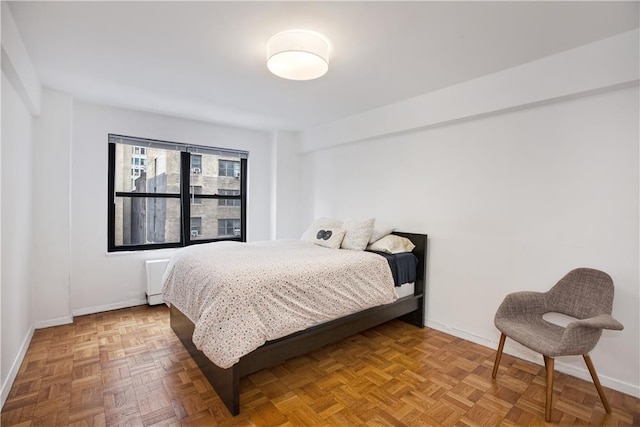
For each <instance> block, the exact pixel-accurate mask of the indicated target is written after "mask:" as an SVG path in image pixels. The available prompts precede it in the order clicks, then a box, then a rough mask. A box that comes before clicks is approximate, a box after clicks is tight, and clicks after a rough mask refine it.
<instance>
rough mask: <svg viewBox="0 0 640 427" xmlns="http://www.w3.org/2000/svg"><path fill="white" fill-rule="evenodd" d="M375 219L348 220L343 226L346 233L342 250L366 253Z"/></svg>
mask: <svg viewBox="0 0 640 427" xmlns="http://www.w3.org/2000/svg"><path fill="white" fill-rule="evenodd" d="M375 222H376V219H375V218H361V219H348V220H346V221H345V222H344V224H342V228H343V229H344V231H345V235H344V240H343V241H342V249H352V250H354V251H364V250H365V249H366V248H367V244H368V243H369V239H370V238H371V233H373V225H374V223H375Z"/></svg>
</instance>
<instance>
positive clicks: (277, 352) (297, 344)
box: [170, 232, 427, 415]
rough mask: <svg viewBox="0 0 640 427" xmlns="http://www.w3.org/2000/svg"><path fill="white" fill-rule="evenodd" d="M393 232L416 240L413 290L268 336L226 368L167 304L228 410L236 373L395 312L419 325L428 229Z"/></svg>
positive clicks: (235, 393) (236, 408) (234, 402)
mask: <svg viewBox="0 0 640 427" xmlns="http://www.w3.org/2000/svg"><path fill="white" fill-rule="evenodd" d="M394 234H397V235H399V236H402V237H406V238H408V239H410V240H411V241H412V242H413V244H414V245H416V247H415V249H414V250H413V253H414V254H415V255H416V256H417V257H418V272H417V279H416V282H415V291H414V295H409V296H406V297H403V298H400V299H398V300H396V301H395V302H394V303H392V304H386V305H381V306H378V307H372V308H369V309H367V310H364V311H360V312H358V313H354V314H351V315H349V316H345V317H341V318H339V319H335V320H332V321H330V322H326V323H322V324H320V325H317V326H313V327H311V328H309V329H305V330H303V331H299V332H296V333H293V334H291V335H288V336H286V337H283V338H279V339H277V340H272V341H268V342H266V343H265V344H263V345H262V346H261V347H259V348H257V349H255V350H254V351H252V352H251V353H249V354H247V355H246V356H243V357H242V358H241V359H240V361H239V362H238V363H236V364H235V365H233V366H232V367H230V368H228V369H222V368H220V367H218V366H217V365H215V364H214V363H213V362H211V361H210V360H209V359H208V358H207V357H206V356H205V355H204V353H202V352H201V351H200V350H198V349H197V348H196V346H195V345H194V344H193V342H192V341H191V337H192V336H193V330H194V324H193V323H192V322H191V320H189V318H188V317H186V316H185V315H184V314H182V313H181V312H180V311H179V310H178V309H176V308H175V307H173V306H171V309H170V313H171V314H170V316H171V328H172V329H173V331H174V332H175V333H176V335H177V336H178V338H180V341H182V344H183V345H184V346H185V348H186V349H187V350H188V351H189V353H190V354H191V357H192V358H193V360H194V361H195V362H196V364H197V365H198V367H199V368H200V370H201V371H202V373H203V374H204V376H205V377H206V378H207V380H208V381H209V383H211V386H212V387H213V389H214V390H215V391H216V393H218V396H220V399H222V401H223V402H224V404H225V405H226V406H227V408H228V409H229V411H230V412H231V414H232V415H238V414H239V413H240V377H243V376H246V375H249V374H251V373H253V372H257V371H259V370H261V369H264V368H269V367H272V366H276V365H279V364H280V363H282V362H284V361H285V360H287V359H290V358H292V357H295V356H299V355H302V354H305V353H308V352H310V351H313V350H315V349H318V348H320V347H322V346H324V345H327V344H331V343H334V342H337V341H340V340H342V339H344V338H346V337H349V336H351V335H354V334H357V333H359V332H362V331H364V330H367V329H369V328H372V327H374V326H377V325H379V324H382V323H385V322H387V321H389V320H392V319H396V318H397V319H400V320H403V321H405V322H407V323H411V324H412V325H415V326H418V327H420V328H422V327H424V313H425V298H424V290H425V289H424V287H425V277H426V259H427V235H426V234H414V233H399V232H395V233H394Z"/></svg>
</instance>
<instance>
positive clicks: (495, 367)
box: [491, 334, 507, 379]
mask: <svg viewBox="0 0 640 427" xmlns="http://www.w3.org/2000/svg"><path fill="white" fill-rule="evenodd" d="M506 338H507V336H506V335H505V334H500V344H498V352H497V353H496V360H495V362H493V373H492V374H491V378H493V379H495V378H496V375H497V374H498V366H500V359H501V358H502V349H503V348H504V341H505V340H506Z"/></svg>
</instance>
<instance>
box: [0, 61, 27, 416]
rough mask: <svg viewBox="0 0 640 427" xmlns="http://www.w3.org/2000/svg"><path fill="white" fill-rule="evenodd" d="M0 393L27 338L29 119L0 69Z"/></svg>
mask: <svg viewBox="0 0 640 427" xmlns="http://www.w3.org/2000/svg"><path fill="white" fill-rule="evenodd" d="M1 87H2V177H1V183H2V192H1V193H0V194H1V199H2V202H1V207H2V213H1V216H2V232H1V233H0V234H1V236H2V260H1V268H0V270H1V272H2V277H1V280H2V282H1V284H2V297H1V301H2V311H1V313H2V332H1V334H2V349H1V353H0V380H1V383H2V399H1V402H0V403H2V404H3V403H4V400H5V399H6V397H7V394H8V393H9V389H10V388H11V384H12V383H13V379H14V378H15V375H16V374H17V371H18V368H19V367H20V363H21V362H22V357H23V355H24V352H25V351H26V348H27V347H28V345H29V342H30V340H31V335H32V334H33V325H32V320H31V283H30V281H31V274H30V268H31V267H32V265H33V264H32V263H31V260H32V258H31V253H30V249H31V236H32V227H31V218H32V212H33V210H32V202H31V189H32V178H31V174H32V164H31V153H32V150H33V119H32V117H31V114H30V113H29V110H28V109H27V107H26V106H25V105H24V103H23V101H22V99H21V98H20V95H19V94H18V92H17V91H16V89H15V88H14V86H13V85H12V84H11V82H10V81H9V80H8V79H7V77H6V76H5V73H4V72H3V73H2V86H1Z"/></svg>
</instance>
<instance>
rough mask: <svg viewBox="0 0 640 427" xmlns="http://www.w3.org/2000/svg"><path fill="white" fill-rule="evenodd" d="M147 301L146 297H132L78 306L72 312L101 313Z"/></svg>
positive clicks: (82, 313)
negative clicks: (113, 301)
mask: <svg viewBox="0 0 640 427" xmlns="http://www.w3.org/2000/svg"><path fill="white" fill-rule="evenodd" d="M146 303H147V300H146V298H138V299H131V300H127V301H120V302H116V303H113V304H107V305H100V306H97V307H85V308H77V309H74V310H71V314H73V316H84V315H85V314H94V313H100V312H102V311H111V310H118V309H120V308H129V307H135V306H136V305H144V304H146Z"/></svg>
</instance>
